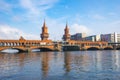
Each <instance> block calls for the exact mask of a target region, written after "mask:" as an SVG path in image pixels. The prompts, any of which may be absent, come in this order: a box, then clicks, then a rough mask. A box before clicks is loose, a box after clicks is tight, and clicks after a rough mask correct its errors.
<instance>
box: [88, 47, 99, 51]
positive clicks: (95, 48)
mask: <svg viewBox="0 0 120 80" xmlns="http://www.w3.org/2000/svg"><path fill="white" fill-rule="evenodd" d="M87 50H100V49H99V48H98V47H89V48H87Z"/></svg>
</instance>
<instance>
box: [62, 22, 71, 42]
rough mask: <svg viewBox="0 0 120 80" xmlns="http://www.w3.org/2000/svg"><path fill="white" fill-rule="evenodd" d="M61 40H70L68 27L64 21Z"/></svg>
mask: <svg viewBox="0 0 120 80" xmlns="http://www.w3.org/2000/svg"><path fill="white" fill-rule="evenodd" d="M63 40H64V41H68V40H70V34H69V28H68V25H67V23H66V27H65V29H64V35H63Z"/></svg>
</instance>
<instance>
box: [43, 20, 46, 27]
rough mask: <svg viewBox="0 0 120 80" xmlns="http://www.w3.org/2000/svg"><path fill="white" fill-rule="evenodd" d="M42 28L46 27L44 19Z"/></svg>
mask: <svg viewBox="0 0 120 80" xmlns="http://www.w3.org/2000/svg"><path fill="white" fill-rule="evenodd" d="M43 27H46V23H45V19H44V24H43Z"/></svg>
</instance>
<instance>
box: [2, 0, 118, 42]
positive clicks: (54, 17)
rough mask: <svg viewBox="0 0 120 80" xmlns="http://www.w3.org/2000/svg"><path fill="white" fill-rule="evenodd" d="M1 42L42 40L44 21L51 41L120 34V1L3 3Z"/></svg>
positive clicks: (18, 0) (16, 0)
mask: <svg viewBox="0 0 120 80" xmlns="http://www.w3.org/2000/svg"><path fill="white" fill-rule="evenodd" d="M0 5H1V7H0V38H1V39H19V37H20V36H23V37H24V38H26V39H40V33H41V27H42V25H43V22H44V19H45V20H46V25H47V27H48V29H49V33H50V37H49V38H50V39H53V40H61V38H62V35H63V33H64V28H65V25H66V22H67V23H68V25H69V28H70V34H75V33H81V32H84V33H87V35H93V34H96V35H97V34H107V33H113V32H117V33H120V29H119V28H120V15H119V14H120V0H0Z"/></svg>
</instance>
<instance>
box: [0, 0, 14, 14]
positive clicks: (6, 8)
mask: <svg viewBox="0 0 120 80" xmlns="http://www.w3.org/2000/svg"><path fill="white" fill-rule="evenodd" d="M0 6H1V7H0V12H1V11H3V12H5V13H8V12H11V9H12V6H11V5H10V4H8V3H7V2H5V1H3V0H1V1H0Z"/></svg>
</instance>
